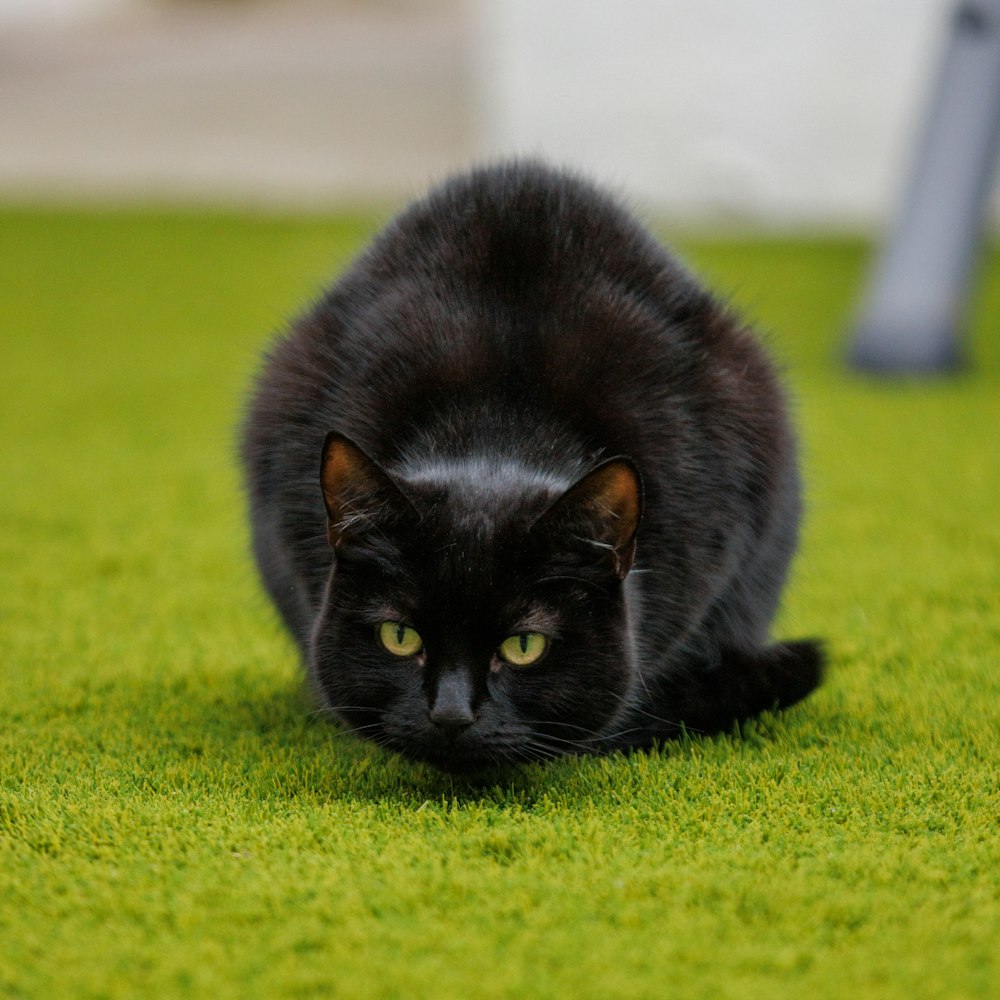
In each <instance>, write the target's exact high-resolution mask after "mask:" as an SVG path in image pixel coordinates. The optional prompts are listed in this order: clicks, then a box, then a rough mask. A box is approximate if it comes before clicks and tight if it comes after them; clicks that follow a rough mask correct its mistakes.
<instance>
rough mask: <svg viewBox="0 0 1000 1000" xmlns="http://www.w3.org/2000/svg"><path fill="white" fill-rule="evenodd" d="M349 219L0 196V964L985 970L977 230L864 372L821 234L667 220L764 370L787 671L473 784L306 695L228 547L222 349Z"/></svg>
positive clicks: (44, 990)
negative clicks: (772, 419)
mask: <svg viewBox="0 0 1000 1000" xmlns="http://www.w3.org/2000/svg"><path fill="white" fill-rule="evenodd" d="M368 228H369V223H368V222H367V221H366V220H353V221H352V220H345V221H337V220H330V221H324V220H314V221H307V220H274V219H271V220H265V219H252V218H237V217H228V216H224V215H217V216H198V215H195V214H184V213H166V212H164V213H155V212H153V213H150V212H119V213H114V212H111V213H104V214H102V213H73V212H68V211H56V210H53V211H51V212H45V211H40V210H29V209H18V210H7V211H5V212H2V213H0V261H2V264H0V309H2V312H0V348H2V354H0V356H2V368H0V373H2V388H0V420H2V424H0V471H2V488H0V527H2V531H0V997H3V998H4V1000H20V998H28V997H30V998H50V997H74V998H75V997H87V998H103V997H106V998H121V997H157V998H174V997H177V998H181V997H184V998H187V997H212V998H226V997H246V996H268V997H401V998H409V997H432V996H433V997H441V996H445V997H447V996H454V997H459V996H475V997H513V996H530V997H536V996H537V997H595V998H609V997H622V998H643V997H650V998H659V997H672V998H700V997H704V998H706V1000H707V998H713V1000H715V998H726V997H733V998H736V997H739V998H741V1000H753V998H758V997H759V998H765V997H766V998H773V997H775V996H787V997H796V998H798V997H809V998H812V997H820V998H841V997H845V996H860V997H888V998H895V997H899V998H907V1000H910V998H914V997H919V998H935V997H956V998H958V997H962V998H965V997H982V998H986V997H993V996H996V995H997V994H998V990H1000V981H998V963H997V953H998V939H1000V920H998V916H1000V875H998V872H1000V850H998V827H997V821H998V814H1000V808H998V806H1000V802H998V787H997V782H998V774H1000V750H998V737H1000V713H998V704H1000V699H998V694H1000V670H998V667H1000V484H998V475H997V474H998V470H1000V445H998V444H997V433H998V432H997V427H998V426H1000V331H998V330H997V329H996V317H997V316H998V315H1000V256H996V255H995V256H993V257H992V258H991V260H990V262H989V265H988V268H987V271H986V274H985V282H984V285H983V291H982V294H981V296H980V298H979V302H978V305H977V308H976V312H975V317H976V322H975V324H974V326H975V333H974V337H973V351H972V353H973V354H974V356H975V358H976V365H975V367H974V369H973V370H971V371H970V372H969V373H968V374H965V375H963V376H961V377H959V378H955V379H951V380H946V381H941V382H937V383H933V384H928V385H921V384H912V383H901V384H891V385H884V384H877V383H874V382H870V381H867V380H864V379H859V378H856V377H851V376H849V375H847V374H845V373H844V372H843V371H842V369H841V367H840V366H839V364H838V352H839V351H840V349H841V343H840V337H841V331H842V329H843V326H844V323H845V322H846V318H847V316H848V314H849V311H850V308H851V305H852V302H853V300H854V296H855V292H856V288H857V284H858V281H859V278H860V276H861V274H862V273H863V266H864V257H865V254H864V248H863V247H862V246H861V245H860V244H855V243H849V242H843V241H841V242H822V241H814V242H806V243H792V242H779V241H745V242H742V243H728V244H726V243H720V242H715V243H711V244H707V243H705V244H697V243H691V244H690V245H689V246H686V247H685V249H686V251H687V253H688V256H689V258H690V259H691V260H692V261H693V262H694V263H695V264H696V265H697V266H698V267H699V268H700V269H701V270H702V271H703V272H704V273H706V274H707V275H708V276H709V278H710V279H711V280H712V281H713V283H714V284H716V285H718V286H720V287H721V288H723V289H726V290H728V291H729V292H730V293H731V294H732V295H733V296H734V297H735V299H736V301H737V302H739V303H740V304H741V305H743V307H744V308H745V309H746V310H747V312H748V313H749V315H751V316H752V317H754V318H756V319H757V320H758V321H759V322H760V323H761V325H762V326H763V327H765V328H767V329H768V330H770V331H771V340H772V343H773V346H774V349H775V351H776V353H777V354H778V356H779V357H780V358H781V359H782V360H783V361H784V362H785V363H786V365H787V367H788V370H789V378H790V381H791V382H792V384H793V386H794V390H795V393H796V398H797V403H796V406H797V410H798V413H799V416H800V422H801V425H802V431H803V438H804V447H805V457H806V471H807V476H808V502H809V518H808V525H807V530H806V534H805V538H804V543H803V547H802V551H801V554H800V558H799V561H798V563H797V567H796V572H795V577H794V580H793V582H792V585H791V586H790V588H789V591H788V594H787V600H786V603H785V607H784V610H783V612H782V617H781V621H780V623H779V629H778V631H779V633H780V634H782V635H787V636H800V635H810V634H817V635H823V636H826V637H828V638H829V641H830V644H831V650H832V658H833V664H832V670H831V673H830V677H829V681H828V683H827V684H826V686H825V687H824V688H823V689H822V690H821V691H820V692H819V693H818V694H817V695H816V696H815V697H814V698H813V699H811V700H810V701H808V702H807V703H806V704H804V705H801V706H799V707H797V708H795V709H794V710H792V711H790V712H788V713H786V714H785V715H784V716H783V717H781V718H765V719H763V720H762V721H760V722H759V723H756V724H751V725H749V726H747V727H746V728H745V730H744V731H743V733H742V734H741V735H736V734H734V735H732V736H727V737H720V738H716V739H711V740H701V739H694V740H692V741H690V742H688V743H684V744H678V745H676V746H671V747H668V748H666V749H664V750H663V751H662V752H660V753H656V754H651V755H637V756H633V757H630V758H626V757H618V756H616V757H611V758H608V759H581V760H567V761H560V762H557V763H555V764H552V765H550V766H548V767H530V768H527V769H525V770H524V771H523V772H521V773H520V774H517V775H514V776H511V777H508V778H505V779H503V780H502V781H500V782H499V783H497V784H493V785H487V786H485V787H475V786H470V785H467V784H463V783H460V782H457V781H453V780H452V779H450V778H448V777H446V776H442V775H440V774H437V773H435V772H433V771H431V770H429V769H427V768H424V767H422V766H417V765H411V764H408V763H406V762H403V761H401V760H398V759H396V758H393V757H390V756H388V755H386V754H384V753H383V752H381V751H379V750H377V749H374V748H371V747H368V746H365V745H361V744H358V743H355V742H353V741H352V740H350V739H346V738H337V737H335V736H334V733H333V731H332V730H331V729H330V728H329V727H328V726H327V725H325V724H323V723H321V722H319V721H317V720H316V719H315V718H313V717H312V716H311V715H310V712H309V707H308V705H307V704H306V702H305V701H304V699H303V697H302V695H301V693H300V687H299V675H298V668H297V664H296V661H295V656H294V653H293V650H292V647H291V644H290V643H289V641H288V640H287V639H286V638H285V636H284V635H283V634H282V633H281V631H280V629H279V628H278V625H277V623H276V620H275V616H274V615H273V613H272V612H271V610H270V609H269V608H268V607H267V605H266V602H265V600H264V598H263V597H262V595H261V593H260V591H259V589H258V585H257V583H256V580H255V578H254V574H253V572H252V568H251V565H250V562H249V559H248V557H247V551H246V550H247V541H246V529H245V526H244V523H243V513H242V504H241V498H240V493H239V484H238V475H237V472H236V469H235V464H234V460H233V455H234V451H235V448H234V423H235V421H236V419H237V416H238V414H239V411H240V407H241V401H242V394H243V392H244V389H245V385H246V382H247V378H248V376H249V374H250V372H251V371H252V370H253V368H254V366H255V364H256V356H257V353H258V351H259V348H260V347H261V345H262V343H263V342H264V340H265V339H266V337H267V336H268V335H269V334H270V332H272V331H273V330H275V329H277V328H278V327H279V326H280V325H281V324H282V322H283V321H284V319H285V318H286V317H287V316H288V315H290V314H291V313H292V312H294V311H295V310H296V309H297V308H298V307H299V306H300V304H301V303H302V302H303V301H304V300H305V299H306V298H308V297H309V296H310V295H312V294H313V293H315V292H316V291H317V289H318V288H319V286H320V284H321V282H323V281H324V280H325V278H326V277H327V276H328V275H329V274H330V273H332V272H333V271H334V270H335V269H337V268H338V267H340V266H342V264H343V262H344V261H345V260H346V259H348V257H349V256H350V255H351V254H352V253H353V252H354V250H355V249H356V248H357V246H358V245H359V241H360V240H361V239H362V238H363V236H364V234H365V233H366V231H367V230H368Z"/></svg>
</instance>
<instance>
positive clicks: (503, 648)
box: [499, 632, 549, 667]
mask: <svg viewBox="0 0 1000 1000" xmlns="http://www.w3.org/2000/svg"><path fill="white" fill-rule="evenodd" d="M548 646H549V641H548V639H546V638H545V636H544V635H542V634H541V633H540V632H518V633H517V635H509V636H507V638H506V639H504V641H503V642H501V643H500V650H499V652H500V658H501V659H502V660H503V661H504V662H506V663H509V664H511V665H512V666H515V667H529V666H531V664H532V663H536V662H537V661H538V660H540V659H541V658H542V655H543V654H544V653H545V650H546V649H548Z"/></svg>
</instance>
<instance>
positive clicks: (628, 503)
mask: <svg viewBox="0 0 1000 1000" xmlns="http://www.w3.org/2000/svg"><path fill="white" fill-rule="evenodd" d="M641 517H642V478H641V477H640V475H639V470H638V469H636V467H635V466H634V465H633V464H632V462H631V461H630V460H629V459H627V458H612V459H609V460H608V461H606V462H604V463H603V464H601V465H599V466H598V467H597V468H596V469H594V470H592V471H591V472H588V473H587V475H585V476H584V477H583V478H582V479H580V480H579V481H578V482H576V483H575V484H574V485H573V486H571V487H570V488H569V489H568V490H567V491H566V492H565V493H564V494H563V495H562V496H561V497H560V498H559V499H558V500H557V501H556V502H555V503H554V504H553V505H552V506H551V507H550V508H549V510H548V512H547V513H546V514H545V515H544V517H543V520H544V521H546V522H548V523H550V524H555V525H558V526H560V527H563V528H564V529H567V530H570V531H572V532H573V533H574V534H576V535H578V536H580V537H582V538H584V539H585V540H586V541H589V542H592V543H593V544H594V545H597V546H600V547H601V548H605V549H607V550H608V553H609V555H611V557H612V565H613V567H614V571H615V574H616V575H617V577H618V578H619V579H620V580H624V579H625V577H626V576H627V575H628V571H629V570H630V569H631V568H632V562H633V560H634V559H635V537H636V532H637V531H638V529H639V521H640V519H641Z"/></svg>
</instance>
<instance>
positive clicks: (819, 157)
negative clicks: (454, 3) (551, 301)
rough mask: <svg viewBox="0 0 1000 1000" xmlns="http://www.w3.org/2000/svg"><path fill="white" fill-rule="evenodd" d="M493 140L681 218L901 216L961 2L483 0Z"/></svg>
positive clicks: (485, 136)
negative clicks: (896, 211)
mask: <svg viewBox="0 0 1000 1000" xmlns="http://www.w3.org/2000/svg"><path fill="white" fill-rule="evenodd" d="M472 2H473V3H475V4H477V14H478V53H477V58H478V66H479V69H480V73H479V79H480V82H481V87H482V90H481V95H480V96H481V99H482V110H481V116H480V127H481V132H480V143H481V146H482V148H483V149H484V150H485V151H488V152H502V153H510V152H522V153H532V152H534V153H544V154H546V155H548V156H550V157H552V158H554V159H556V160H558V161H565V162H569V163H573V164H577V165H580V166H583V167H585V168H587V169H588V170H590V171H592V172H595V173H596V174H597V175H598V176H600V177H602V178H605V179H607V180H610V181H611V182H612V183H615V184H617V185H618V186H619V187H620V188H622V189H624V190H625V191H628V192H631V193H633V194H634V195H636V196H638V197H639V198H640V199H642V200H646V201H648V202H650V203H652V204H653V205H655V206H656V207H657V208H659V209H660V210H662V211H665V212H667V213H668V214H670V215H672V216H674V217H675V218H677V219H681V220H683V219H688V218H689V219H691V220H693V221H695V220H696V221H699V222H702V223H703V222H704V221H705V220H706V219H708V220H713V219H715V220H718V221H720V222H724V223H733V222H734V221H735V222H737V223H739V222H745V223H747V224H753V225H761V224H764V225H778V226H780V225H784V224H788V223H791V224H794V225H800V226H801V225H806V226H809V225H816V226H824V227H829V226H834V227H845V228H851V227H854V226H856V225H858V224H862V225H865V224H870V223H873V222H874V223H879V222H882V221H884V219H885V217H886V216H887V214H888V213H889V212H890V210H891V207H892V205H893V202H894V198H895V194H896V187H897V184H898V182H899V180H900V179H901V177H902V176H903V174H904V172H905V167H906V164H907V161H908V153H909V149H910V142H911V139H912V137H913V134H914V131H915V129H916V128H917V126H918V124H919V121H920V112H921V108H922V104H923V99H924V97H925V95H926V92H927V89H928V86H929V84H930V81H931V79H932V77H933V72H934V68H935V66H936V62H937V57H938V54H939V52H940V50H941V46H942V42H943V39H944V31H945V25H946V23H947V14H948V12H949V10H950V9H951V7H952V4H951V3H950V2H949V0H836V2H834V0H827V2H822V0H472Z"/></svg>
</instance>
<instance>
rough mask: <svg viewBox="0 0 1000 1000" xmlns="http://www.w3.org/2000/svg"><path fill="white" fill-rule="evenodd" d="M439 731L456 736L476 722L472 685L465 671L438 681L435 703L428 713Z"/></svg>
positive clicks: (454, 673)
mask: <svg viewBox="0 0 1000 1000" xmlns="http://www.w3.org/2000/svg"><path fill="white" fill-rule="evenodd" d="M428 715H429V717H430V720H431V722H433V723H434V725H435V726H437V727H438V728H439V729H442V730H444V731H445V732H447V733H450V734H452V735H455V734H456V733H460V732H461V731H462V730H463V729H466V728H467V727H468V726H471V725H472V723H473V722H475V721H476V713H475V712H474V711H473V710H472V684H471V681H470V679H469V676H468V674H466V673H465V672H464V671H453V672H450V673H447V674H443V675H442V676H441V677H440V678H439V680H438V686H437V691H435V693H434V701H433V703H432V705H431V708H430V711H429V712H428Z"/></svg>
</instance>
